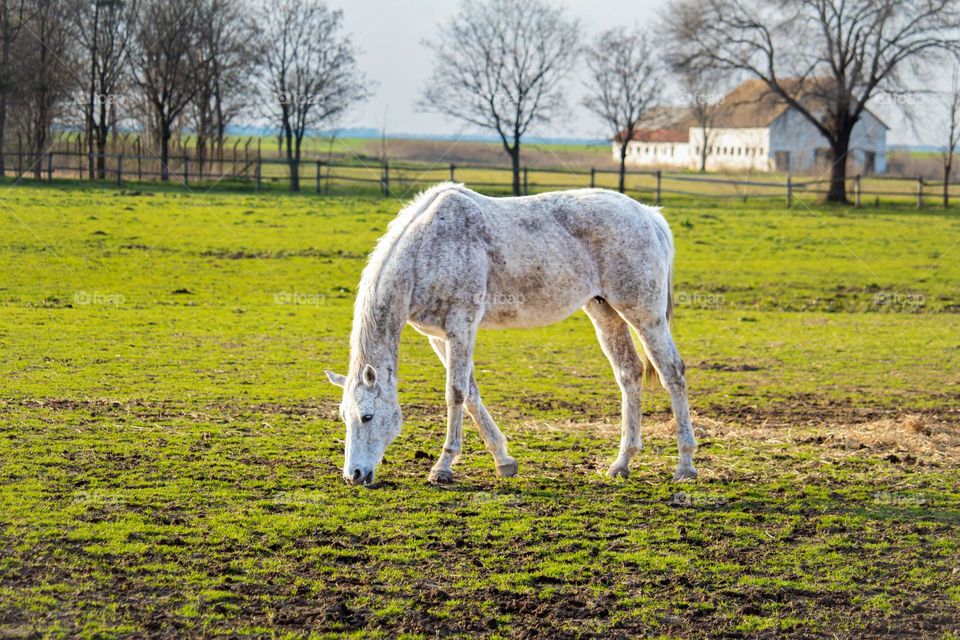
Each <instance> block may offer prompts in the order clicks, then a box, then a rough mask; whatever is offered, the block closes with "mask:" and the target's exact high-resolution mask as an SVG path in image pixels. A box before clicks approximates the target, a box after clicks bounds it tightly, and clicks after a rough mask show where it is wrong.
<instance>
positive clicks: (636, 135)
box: [617, 128, 690, 142]
mask: <svg viewBox="0 0 960 640" xmlns="http://www.w3.org/2000/svg"><path fill="white" fill-rule="evenodd" d="M622 136H623V133H620V134H619V135H617V140H620V139H621V138H622ZM689 137H690V132H689V130H688V129H679V128H673V129H637V130H636V131H634V132H633V137H631V138H630V139H631V140H636V141H637V142H687V140H688V138H689Z"/></svg>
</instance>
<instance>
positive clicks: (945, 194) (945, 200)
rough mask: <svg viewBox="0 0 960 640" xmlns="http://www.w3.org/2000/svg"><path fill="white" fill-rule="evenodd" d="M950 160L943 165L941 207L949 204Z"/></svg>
mask: <svg viewBox="0 0 960 640" xmlns="http://www.w3.org/2000/svg"><path fill="white" fill-rule="evenodd" d="M952 164H953V163H952V162H948V163H947V164H945V165H943V208H944V209H946V208H947V207H949V206H950V170H951V169H952V168H953V167H952V166H951V165H952Z"/></svg>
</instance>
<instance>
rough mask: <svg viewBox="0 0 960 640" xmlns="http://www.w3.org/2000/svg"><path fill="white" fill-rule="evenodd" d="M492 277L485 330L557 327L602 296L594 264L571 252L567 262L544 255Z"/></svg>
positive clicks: (485, 306)
mask: <svg viewBox="0 0 960 640" xmlns="http://www.w3.org/2000/svg"><path fill="white" fill-rule="evenodd" d="M528 255H529V254H528ZM511 267H512V268H511ZM490 276H491V277H490V280H489V282H488V285H487V291H486V293H485V294H484V299H483V303H484V314H483V320H482V322H481V324H480V326H481V327H485V328H523V327H541V326H544V325H548V324H553V323H554V322H559V321H561V320H563V319H564V318H567V317H568V316H570V315H572V314H573V313H574V312H575V311H577V309H579V308H580V307H582V306H583V305H584V303H585V302H586V301H587V300H589V299H590V298H592V297H593V296H596V295H599V293H600V291H599V278H598V276H597V273H596V268H595V266H594V265H593V263H592V261H590V260H588V259H587V258H586V257H585V256H580V255H576V254H571V252H567V254H566V259H562V258H561V257H560V256H550V255H543V254H542V253H541V254H540V255H538V256H537V257H536V258H534V259H530V258H527V260H526V261H524V263H523V264H521V265H519V266H514V265H510V266H507V268H506V269H503V270H501V271H493V270H492V271H491V274H490Z"/></svg>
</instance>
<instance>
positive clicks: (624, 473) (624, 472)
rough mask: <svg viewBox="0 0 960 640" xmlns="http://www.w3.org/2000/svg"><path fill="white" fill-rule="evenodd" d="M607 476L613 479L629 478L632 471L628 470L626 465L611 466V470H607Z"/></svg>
mask: <svg viewBox="0 0 960 640" xmlns="http://www.w3.org/2000/svg"><path fill="white" fill-rule="evenodd" d="M607 475H608V476H610V477H611V478H629V477H630V469H629V468H627V465H625V464H615V465H611V466H610V468H609V469H607Z"/></svg>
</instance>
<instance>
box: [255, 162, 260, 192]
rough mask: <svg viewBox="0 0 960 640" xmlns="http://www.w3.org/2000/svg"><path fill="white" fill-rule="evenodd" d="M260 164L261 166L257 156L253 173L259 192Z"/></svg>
mask: <svg viewBox="0 0 960 640" xmlns="http://www.w3.org/2000/svg"><path fill="white" fill-rule="evenodd" d="M260 164H261V160H260V156H259V155H258V156H257V170H256V171H255V173H256V178H257V191H260Z"/></svg>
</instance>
